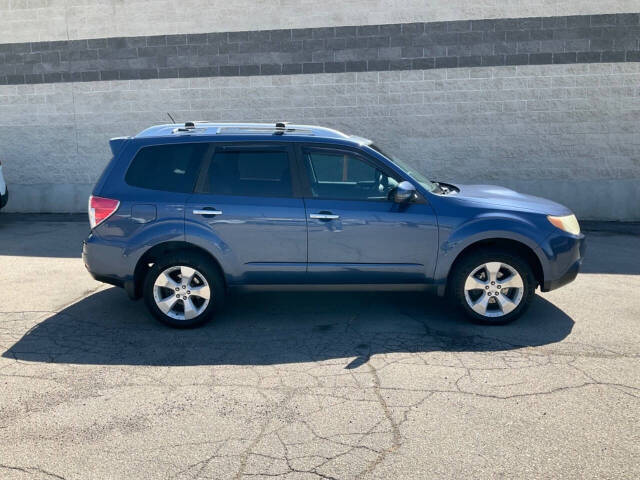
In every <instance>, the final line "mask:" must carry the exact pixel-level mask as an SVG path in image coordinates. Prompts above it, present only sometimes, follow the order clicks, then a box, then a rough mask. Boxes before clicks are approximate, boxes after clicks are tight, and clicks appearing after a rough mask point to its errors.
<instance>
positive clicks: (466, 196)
mask: <svg viewBox="0 0 640 480" xmlns="http://www.w3.org/2000/svg"><path fill="white" fill-rule="evenodd" d="M454 185H455V186H456V187H457V188H458V189H459V190H460V191H459V192H457V193H455V194H454V195H455V196H456V197H458V198H459V199H460V200H464V201H468V202H471V203H473V204H476V205H482V206H486V207H499V208H503V209H510V210H521V211H522V210H524V211H528V212H533V213H542V214H545V215H570V214H571V210H569V209H568V208H567V207H565V206H564V205H561V204H559V203H556V202H553V201H551V200H547V199H546V198H540V197H535V196H533V195H526V194H524V193H518V192H516V191H515V190H510V189H508V188H504V187H498V186H495V185H460V184H454Z"/></svg>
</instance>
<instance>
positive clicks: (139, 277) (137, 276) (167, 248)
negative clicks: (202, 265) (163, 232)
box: [127, 241, 227, 299]
mask: <svg viewBox="0 0 640 480" xmlns="http://www.w3.org/2000/svg"><path fill="white" fill-rule="evenodd" d="M176 252H180V253H196V254H198V255H203V256H205V257H207V258H208V259H209V260H211V262H212V263H213V265H215V267H216V268H217V269H218V271H219V273H220V276H221V277H222V279H223V280H224V282H225V288H226V286H227V284H226V277H225V274H224V270H223V269H222V266H221V265H220V262H219V261H218V259H217V258H215V257H214V256H213V255H211V253H210V252H208V251H207V250H205V249H204V248H201V247H199V246H197V245H194V244H193V243H189V242H184V241H168V242H163V243H159V244H158V245H154V246H153V247H151V248H149V249H148V250H147V251H146V252H145V253H144V254H142V256H141V257H140V259H139V260H138V262H137V263H136V266H135V269H134V273H133V282H132V283H133V284H132V285H131V286H129V287H128V288H127V293H128V294H129V296H130V297H132V298H134V299H138V298H140V297H141V296H142V285H143V283H144V279H145V277H146V275H147V272H148V271H149V269H150V268H151V265H153V263H155V262H156V261H157V259H159V258H161V257H162V256H165V255H168V254H172V253H176Z"/></svg>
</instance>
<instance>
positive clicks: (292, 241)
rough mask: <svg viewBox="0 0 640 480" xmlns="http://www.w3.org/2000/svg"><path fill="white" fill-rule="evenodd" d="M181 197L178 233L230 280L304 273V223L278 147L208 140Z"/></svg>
mask: <svg viewBox="0 0 640 480" xmlns="http://www.w3.org/2000/svg"><path fill="white" fill-rule="evenodd" d="M212 145H213V146H214V151H213V155H212V156H211V157H210V158H209V159H208V160H207V161H206V162H205V165H204V166H203V169H202V172H201V175H200V178H199V179H198V182H197V184H196V191H195V193H194V194H193V195H191V196H190V197H189V199H188V200H187V205H186V211H185V235H186V240H187V241H188V242H191V243H194V244H196V245H201V246H203V247H204V248H206V249H207V250H209V251H210V252H211V253H213V254H214V255H215V256H216V258H218V260H219V261H220V263H221V264H222V267H223V269H224V271H225V274H226V275H227V279H228V281H230V282H231V283H245V284H246V283H251V284H260V283H292V282H293V283H295V282H299V281H302V280H303V279H304V277H305V275H306V262H307V221H306V218H305V209H304V202H303V200H302V198H301V195H300V192H299V191H298V188H299V187H298V185H297V183H298V182H295V181H294V178H295V177H297V175H296V173H295V172H296V168H297V167H296V163H295V161H294V156H293V154H292V150H291V147H290V146H288V145H285V144H276V145H274V144H271V143H269V144H258V143H245V144H212Z"/></svg>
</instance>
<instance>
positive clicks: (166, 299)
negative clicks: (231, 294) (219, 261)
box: [143, 252, 225, 328]
mask: <svg viewBox="0 0 640 480" xmlns="http://www.w3.org/2000/svg"><path fill="white" fill-rule="evenodd" d="M187 275H190V278H189V279H188V280H187V279H185V278H186V276H187ZM176 289H177V290H176ZM207 293H208V295H207ZM143 296H144V302H145V304H146V306H147V308H148V309H149V311H150V312H151V313H152V314H153V315H154V316H155V317H156V318H157V319H158V320H160V321H161V322H162V323H164V324H166V325H169V326H171V327H175V328H190V327H196V326H199V325H202V324H204V323H206V322H207V321H209V320H210V318H211V316H212V315H213V313H214V312H215V311H217V310H219V309H221V308H222V306H223V305H224V300H225V288H224V280H223V278H222V275H221V273H220V270H219V268H218V267H217V265H215V264H214V263H213V262H212V261H211V260H210V259H209V258H207V257H206V256H204V255H201V254H197V253H191V252H185V253H173V254H169V255H167V256H166V257H165V258H161V259H159V260H158V261H157V262H155V264H154V265H153V266H152V267H151V268H150V269H149V271H148V272H147V275H146V277H145V280H144V285H143Z"/></svg>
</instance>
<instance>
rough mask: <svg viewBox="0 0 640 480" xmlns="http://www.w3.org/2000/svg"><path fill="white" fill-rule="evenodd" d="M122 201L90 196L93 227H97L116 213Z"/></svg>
mask: <svg viewBox="0 0 640 480" xmlns="http://www.w3.org/2000/svg"><path fill="white" fill-rule="evenodd" d="M119 206H120V202H119V201H118V200H113V199H111V198H103V197H94V196H93V195H91V196H90V197H89V224H90V225H91V228H96V227H97V226H98V225H100V224H101V223H102V222H104V221H105V220H106V219H107V218H109V217H110V216H111V215H113V214H114V213H116V210H118V207H119Z"/></svg>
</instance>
